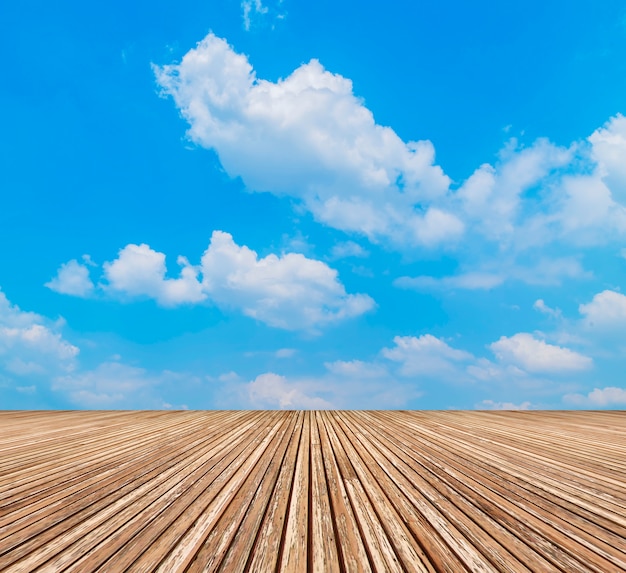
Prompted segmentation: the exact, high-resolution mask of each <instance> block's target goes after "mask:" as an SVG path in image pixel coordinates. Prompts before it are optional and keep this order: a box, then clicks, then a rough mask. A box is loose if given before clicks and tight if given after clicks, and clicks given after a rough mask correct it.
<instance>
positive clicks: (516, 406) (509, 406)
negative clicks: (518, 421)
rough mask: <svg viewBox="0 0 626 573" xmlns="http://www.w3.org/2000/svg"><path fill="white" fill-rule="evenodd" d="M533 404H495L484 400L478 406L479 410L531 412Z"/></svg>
mask: <svg viewBox="0 0 626 573" xmlns="http://www.w3.org/2000/svg"><path fill="white" fill-rule="evenodd" d="M531 407H532V404H531V403H530V402H528V401H526V402H522V403H521V404H514V403H513V402H494V401H493V400H483V401H482V402H481V403H480V404H476V409H477V410H530V409H531Z"/></svg>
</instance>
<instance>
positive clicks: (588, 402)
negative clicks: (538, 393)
mask: <svg viewBox="0 0 626 573" xmlns="http://www.w3.org/2000/svg"><path fill="white" fill-rule="evenodd" d="M563 402H565V403H566V404H567V405H569V406H576V407H584V408H607V407H609V408H610V407H617V406H626V388H617V387H615V386H607V387H606V388H594V389H593V390H592V391H591V392H589V393H588V394H566V395H565V396H563Z"/></svg>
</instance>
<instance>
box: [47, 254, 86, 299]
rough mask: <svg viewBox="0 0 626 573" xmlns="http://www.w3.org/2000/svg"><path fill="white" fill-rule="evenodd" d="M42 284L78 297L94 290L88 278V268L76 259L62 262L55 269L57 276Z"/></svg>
mask: <svg viewBox="0 0 626 573" xmlns="http://www.w3.org/2000/svg"><path fill="white" fill-rule="evenodd" d="M44 286H46V287H48V288H49V289H51V290H53V291H55V292H58V293H61V294H69V295H73V296H79V297H87V296H89V295H90V294H91V293H92V292H93V290H94V285H93V283H92V282H91V279H90V278H89V269H88V268H87V266H86V265H83V264H81V263H79V262H78V261H77V260H76V259H72V260H71V261H69V262H67V263H65V264H62V265H61V267H60V268H59V270H58V271H57V276H56V277H54V278H53V279H52V280H51V281H50V282H47V283H46V284H45V285H44Z"/></svg>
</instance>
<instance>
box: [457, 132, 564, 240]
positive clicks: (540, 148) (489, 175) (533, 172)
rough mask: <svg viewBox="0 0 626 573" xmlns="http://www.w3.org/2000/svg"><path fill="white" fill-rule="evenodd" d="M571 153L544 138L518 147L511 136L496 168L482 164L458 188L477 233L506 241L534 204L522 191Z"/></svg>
mask: <svg viewBox="0 0 626 573" xmlns="http://www.w3.org/2000/svg"><path fill="white" fill-rule="evenodd" d="M571 155H572V154H571V151H570V150H567V149H564V148H561V147H557V146H555V145H553V144H552V143H550V142H549V141H548V140H546V139H538V140H537V141H535V143H534V144H533V145H532V146H531V147H527V148H519V147H518V144H517V141H516V140H515V139H512V140H511V141H510V142H509V145H507V147H505V149H504V150H503V151H502V152H501V154H500V162H499V163H498V164H497V165H496V167H493V166H491V165H489V164H484V165H481V166H480V167H479V168H478V169H477V170H476V171H475V172H474V173H473V174H472V175H471V176H470V177H469V178H468V179H467V180H466V181H465V182H464V183H463V185H462V186H461V187H460V188H459V190H458V192H457V195H456V196H457V198H458V199H459V200H460V201H461V204H462V210H463V212H464V213H465V216H466V217H467V218H468V219H469V220H471V221H474V225H475V227H474V229H475V230H476V232H478V233H479V234H481V235H484V236H486V237H487V238H489V239H491V240H497V241H500V242H504V243H505V244H506V242H508V241H511V240H512V239H513V234H514V232H515V230H516V226H517V224H518V223H519V222H520V220H521V219H522V217H524V216H527V215H528V209H529V207H532V206H533V201H532V200H530V201H529V200H528V199H526V198H525V197H524V196H523V195H524V193H525V192H527V191H528V190H530V189H532V188H533V187H535V186H537V185H538V184H539V183H540V182H541V181H542V180H543V179H544V178H545V177H546V176H547V175H548V174H550V173H551V172H553V171H554V170H555V169H557V168H559V167H562V166H564V165H566V164H567V163H568V162H569V160H570V159H571Z"/></svg>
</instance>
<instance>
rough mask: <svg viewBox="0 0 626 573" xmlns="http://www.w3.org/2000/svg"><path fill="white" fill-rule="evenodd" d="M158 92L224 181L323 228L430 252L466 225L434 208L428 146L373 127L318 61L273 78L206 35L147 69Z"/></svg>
mask: <svg viewBox="0 0 626 573" xmlns="http://www.w3.org/2000/svg"><path fill="white" fill-rule="evenodd" d="M154 72H155V75H156V78H157V82H158V83H159V85H160V86H161V88H162V90H163V93H164V94H167V95H170V96H172V98H173V99H174V101H175V103H176V105H177V107H178V108H179V110H180V112H181V114H182V115H183V117H184V118H185V119H186V120H187V121H188V122H189V125H190V127H189V131H188V135H189V137H190V138H191V139H192V141H194V142H195V143H197V144H198V145H201V146H203V147H206V148H209V149H213V150H215V151H216V153H217V154H218V156H219V158H220V161H221V163H222V165H223V166H224V168H225V170H226V171H227V172H228V173H229V174H230V175H231V176H232V177H241V178H242V179H243V181H244V182H245V184H246V186H247V187H248V188H249V189H251V190H254V191H269V192H271V193H274V194H276V195H286V196H290V197H294V198H296V199H298V200H300V201H301V202H302V204H303V205H304V206H305V207H306V208H307V209H308V210H309V211H310V212H311V213H312V214H313V215H314V217H315V218H316V219H317V220H318V221H320V222H322V223H324V224H326V225H329V226H331V227H334V228H336V229H340V230H343V231H348V232H355V233H359V234H362V235H365V236H367V237H368V238H369V239H370V240H372V241H385V242H391V243H394V244H396V245H403V246H407V245H423V246H436V245H439V244H442V243H446V242H449V241H454V240H455V239H457V238H458V237H459V236H460V235H461V234H462V233H463V229H464V225H463V223H462V222H461V221H460V220H459V219H458V218H457V217H456V216H455V215H454V214H452V213H451V212H450V211H448V210H446V209H445V208H443V207H441V206H438V204H437V203H438V202H439V201H443V200H444V198H445V196H446V194H447V192H448V188H449V183H450V180H449V178H448V177H447V176H446V175H445V174H444V173H443V171H442V170H441V168H440V167H438V166H437V165H435V164H434V148H433V145H432V143H430V142H429V141H410V142H404V141H402V140H401V139H400V138H399V137H398V135H397V134H396V133H395V132H394V131H393V130H392V129H391V128H389V127H384V126H381V125H379V124H377V123H376V121H375V120H374V116H373V115H372V112H371V111H370V110H369V109H367V108H366V107H365V106H364V105H363V102H362V101H361V100H359V99H358V98H357V97H356V96H355V95H354V93H353V91H352V82H351V81H350V80H349V79H347V78H344V77H342V76H340V75H338V74H332V73H330V72H329V71H327V70H326V69H324V67H323V66H322V65H321V64H320V62H318V61H317V60H311V61H310V62H309V63H307V64H303V65H301V66H300V67H299V68H298V69H296V70H295V71H294V72H293V73H292V74H290V75H289V76H287V77H286V78H285V79H282V80H279V81H278V82H270V81H267V80H263V79H259V78H257V77H256V74H255V72H254V70H253V69H252V66H251V65H250V63H249V61H248V59H247V57H246V56H244V55H242V54H238V53H236V52H235V51H234V50H233V48H232V47H231V46H229V45H228V43H227V42H226V41H225V40H223V39H221V38H218V37H217V36H215V35H214V34H209V35H208V36H207V37H206V38H204V40H202V41H201V42H199V43H198V45H197V46H196V48H194V49H192V50H190V51H189V52H188V53H187V54H186V55H185V56H184V57H183V59H182V61H181V63H180V64H171V65H165V66H161V67H158V66H154Z"/></svg>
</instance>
